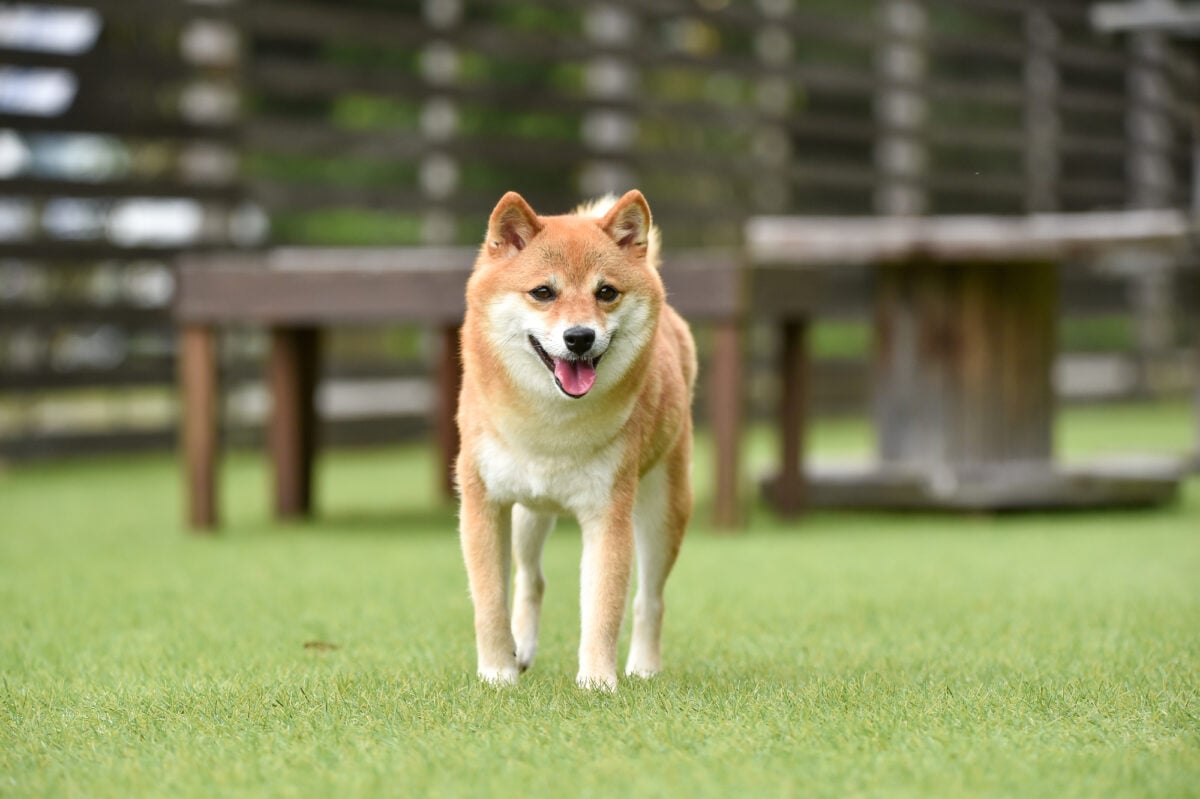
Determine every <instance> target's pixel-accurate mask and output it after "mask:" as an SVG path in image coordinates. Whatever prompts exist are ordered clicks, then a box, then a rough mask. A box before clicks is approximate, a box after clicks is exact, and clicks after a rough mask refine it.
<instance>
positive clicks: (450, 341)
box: [433, 325, 462, 499]
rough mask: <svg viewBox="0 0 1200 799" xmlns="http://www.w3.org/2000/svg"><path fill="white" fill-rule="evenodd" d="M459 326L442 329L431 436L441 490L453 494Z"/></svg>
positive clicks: (459, 377) (459, 381)
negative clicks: (433, 437) (435, 445)
mask: <svg viewBox="0 0 1200 799" xmlns="http://www.w3.org/2000/svg"><path fill="white" fill-rule="evenodd" d="M459 332H460V328H459V326H458V325H447V326H446V327H443V328H442V329H441V348H440V352H439V353H438V360H437V367H436V371H437V375H436V379H437V399H436V401H435V404H434V420H433V429H434V435H436V436H437V453H438V467H439V473H440V474H439V477H440V482H441V486H442V492H443V494H444V495H445V496H446V497H447V498H448V499H453V498H454V496H455V488H454V462H455V460H456V459H457V458H458V446H459V444H458V422H457V421H456V416H457V415H458V393H459V391H460V390H461V389H462V359H461V358H460V357H459V349H458V348H459Z"/></svg>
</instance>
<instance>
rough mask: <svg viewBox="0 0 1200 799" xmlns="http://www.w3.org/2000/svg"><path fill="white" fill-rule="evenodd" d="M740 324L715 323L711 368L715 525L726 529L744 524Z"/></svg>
mask: <svg viewBox="0 0 1200 799" xmlns="http://www.w3.org/2000/svg"><path fill="white" fill-rule="evenodd" d="M739 327H740V325H739V322H738V320H737V319H725V320H720V321H718V322H717V323H716V324H714V325H713V354H712V364H711V366H710V367H709V381H708V391H709V413H710V422H711V424H712V429H713V443H714V447H715V458H716V469H715V478H716V486H715V488H714V492H713V524H714V525H715V526H716V527H718V528H722V529H731V528H734V527H737V526H739V525H740V524H741V506H740V502H739V499H738V477H739V475H740V470H739V463H740V450H741V418H742V397H741V392H742V373H741V362H742V353H741V335H740V330H739Z"/></svg>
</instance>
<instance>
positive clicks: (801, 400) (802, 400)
mask: <svg viewBox="0 0 1200 799" xmlns="http://www.w3.org/2000/svg"><path fill="white" fill-rule="evenodd" d="M780 332H781V334H782V336H781V338H782V341H781V342H780V354H779V374H780V377H781V378H782V386H781V392H780V398H779V435H780V436H781V442H780V444H781V446H780V458H781V464H780V470H779V474H778V475H777V476H776V477H775V479H774V480H773V481H772V482H771V483H770V485H769V487H768V491H769V495H770V499H771V503H772V505H773V506H774V507H775V509H776V510H778V511H779V512H780V513H783V514H785V515H794V514H797V513H799V512H801V511H802V510H803V509H804V504H805V468H804V451H805V439H806V421H807V417H808V411H807V402H808V320H807V319H787V320H785V321H784V322H783V324H782V325H780Z"/></svg>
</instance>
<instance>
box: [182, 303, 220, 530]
mask: <svg viewBox="0 0 1200 799" xmlns="http://www.w3.org/2000/svg"><path fill="white" fill-rule="evenodd" d="M179 386H180V403H181V406H182V407H181V412H180V423H181V431H180V434H181V435H180V438H181V441H180V444H181V446H182V449H183V466H184V498H185V500H184V501H185V503H186V518H187V522H188V525H189V527H190V528H191V529H192V530H196V531H211V530H213V529H215V528H216V526H217V524H218V520H219V513H218V510H217V499H218V486H217V460H218V458H219V434H218V419H219V416H220V392H219V387H218V384H217V336H216V331H214V330H213V328H211V327H208V326H205V325H185V326H184V327H183V328H182V330H181V331H180V338H179Z"/></svg>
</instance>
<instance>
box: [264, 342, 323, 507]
mask: <svg viewBox="0 0 1200 799" xmlns="http://www.w3.org/2000/svg"><path fill="white" fill-rule="evenodd" d="M318 359H319V331H318V330H317V329H316V328H311V327H287V328H274V329H272V331H271V355H270V362H269V364H268V377H267V381H268V383H269V385H270V391H271V416H270V419H269V421H268V425H267V436H268V442H269V447H270V450H271V461H272V464H273V466H274V472H275V515H276V516H277V517H279V518H281V519H288V518H296V517H303V516H308V515H309V514H310V513H311V511H312V494H313V491H312V488H313V476H312V473H313V459H314V455H315V453H316V427H317V413H316V396H315V395H316V387H317V372H318Z"/></svg>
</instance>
